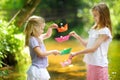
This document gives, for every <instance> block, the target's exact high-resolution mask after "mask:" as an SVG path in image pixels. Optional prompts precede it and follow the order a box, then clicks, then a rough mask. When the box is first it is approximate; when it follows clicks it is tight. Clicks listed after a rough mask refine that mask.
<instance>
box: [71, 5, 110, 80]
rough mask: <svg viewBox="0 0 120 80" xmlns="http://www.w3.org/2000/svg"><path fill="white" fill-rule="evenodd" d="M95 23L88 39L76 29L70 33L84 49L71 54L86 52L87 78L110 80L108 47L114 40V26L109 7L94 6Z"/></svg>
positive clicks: (72, 55)
mask: <svg viewBox="0 0 120 80" xmlns="http://www.w3.org/2000/svg"><path fill="white" fill-rule="evenodd" d="M92 14H93V17H94V20H95V25H94V26H93V27H92V28H91V29H90V30H89V32H88V33H89V38H88V41H85V40H83V39H82V38H81V37H80V36H79V35H77V34H76V33H75V32H74V31H72V32H70V33H69V35H71V36H73V37H75V38H76V39H78V40H79V41H80V42H81V44H82V45H83V46H85V49H84V50H81V51H78V52H74V53H72V54H70V56H69V58H70V59H71V58H73V57H74V56H76V55H78V54H85V56H84V59H83V61H84V62H85V63H86V64H87V80H108V59H107V53H108V47H109V44H110V42H111V41H112V35H111V33H112V28H111V19H110V12H109V8H108V7H107V5H106V4H104V3H100V4H98V5H95V6H94V7H93V8H92Z"/></svg>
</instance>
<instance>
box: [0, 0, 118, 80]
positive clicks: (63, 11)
mask: <svg viewBox="0 0 120 80" xmlns="http://www.w3.org/2000/svg"><path fill="white" fill-rule="evenodd" d="M100 2H104V3H106V4H107V5H108V7H109V9H110V14H111V20H112V28H113V33H112V35H113V41H112V43H111V44H110V47H109V53H108V59H109V80H120V76H119V75H120V64H119V61H120V54H119V53H120V49H119V47H120V14H119V13H120V9H119V7H120V4H119V3H120V0H72V1H69V0H1V1H0V80H26V71H27V69H28V68H29V66H30V63H31V60H30V56H29V51H28V48H24V34H23V31H24V27H25V24H26V20H27V19H28V18H29V17H30V16H32V15H37V16H42V17H44V18H45V20H46V27H45V32H46V30H47V29H48V27H49V26H50V25H51V24H52V23H57V24H58V23H60V22H64V21H65V22H66V23H68V30H67V31H66V32H62V33H59V32H58V31H57V30H53V34H52V36H51V38H49V39H47V40H45V45H46V48H47V50H52V49H58V50H63V49H65V48H72V52H75V51H79V50H82V49H84V47H83V46H82V45H81V44H80V43H79V42H78V41H77V40H76V39H74V38H73V37H70V39H69V40H68V41H65V42H62V43H58V42H56V41H55V39H54V38H55V37H58V36H64V35H67V34H68V33H69V32H71V31H76V33H78V34H79V35H80V36H82V37H83V38H84V39H87V37H88V33H87V32H88V30H89V29H90V28H91V26H92V25H93V24H94V20H93V16H92V14H91V8H92V7H93V6H94V5H95V4H98V3H100ZM83 56H84V55H79V56H77V57H75V58H74V59H73V61H72V64H71V65H69V66H67V67H62V66H61V65H60V62H63V61H65V60H66V59H67V58H68V55H58V56H54V55H50V56H49V57H48V58H49V66H48V68H47V69H48V71H49V73H50V76H51V79H50V80H85V79H86V65H85V63H84V62H83V61H82V59H83Z"/></svg>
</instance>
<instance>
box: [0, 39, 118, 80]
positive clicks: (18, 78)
mask: <svg viewBox="0 0 120 80" xmlns="http://www.w3.org/2000/svg"><path fill="white" fill-rule="evenodd" d="M45 45H46V49H47V50H53V49H57V50H62V49H65V48H72V50H71V51H72V52H75V51H79V50H82V49H83V48H84V47H82V46H81V45H80V44H79V42H77V41H76V40H74V41H67V42H63V43H57V42H55V41H49V40H46V41H45ZM119 46H120V41H112V43H111V44H110V47H109V53H108V59H109V78H110V79H109V80H120V63H119V61H120V49H119ZM68 56H69V54H67V55H57V56H54V55H50V56H49V57H48V59H49V66H48V68H47V69H48V71H49V73H50V76H51V79H50V80H85V79H86V65H85V63H84V62H83V61H82V59H83V56H84V55H79V56H76V57H75V58H74V59H73V60H72V65H70V66H67V67H62V66H61V65H60V62H62V61H64V60H66V59H67V58H68ZM29 65H30V61H29V60H28V58H27V59H26V61H21V62H19V63H18V65H17V66H16V68H15V70H14V72H12V73H10V74H9V76H6V77H7V78H4V79H0V80H26V71H27V69H28V67H29Z"/></svg>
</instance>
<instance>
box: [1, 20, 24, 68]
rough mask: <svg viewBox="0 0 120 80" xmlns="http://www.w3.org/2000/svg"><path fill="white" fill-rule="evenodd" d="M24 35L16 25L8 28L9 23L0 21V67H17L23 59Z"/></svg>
mask: <svg viewBox="0 0 120 80" xmlns="http://www.w3.org/2000/svg"><path fill="white" fill-rule="evenodd" d="M22 49H23V35H22V34H21V33H20V31H19V28H18V27H16V26H15V25H14V24H11V25H10V26H7V22H6V21H4V20H0V67H2V66H6V65H15V64H16V63H17V61H18V60H19V58H20V56H21V57H22V55H21V54H20V53H21V50H22Z"/></svg>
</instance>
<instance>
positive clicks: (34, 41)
mask: <svg viewBox="0 0 120 80" xmlns="http://www.w3.org/2000/svg"><path fill="white" fill-rule="evenodd" d="M29 45H30V47H31V48H35V47H37V46H39V43H38V41H37V39H36V38H35V37H31V38H30V42H29Z"/></svg>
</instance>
